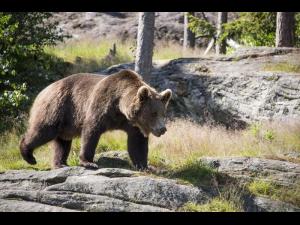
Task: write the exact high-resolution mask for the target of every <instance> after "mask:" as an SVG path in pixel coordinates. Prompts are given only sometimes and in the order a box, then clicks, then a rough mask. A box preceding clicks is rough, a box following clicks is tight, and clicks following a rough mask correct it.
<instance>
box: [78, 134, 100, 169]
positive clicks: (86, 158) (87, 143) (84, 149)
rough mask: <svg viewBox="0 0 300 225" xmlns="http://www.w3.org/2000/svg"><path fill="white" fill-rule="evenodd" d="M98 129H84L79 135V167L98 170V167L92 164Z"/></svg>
mask: <svg viewBox="0 0 300 225" xmlns="http://www.w3.org/2000/svg"><path fill="white" fill-rule="evenodd" d="M101 133H102V132H101V130H100V129H90V128H85V129H83V130H82V134H81V150H80V155H79V159H80V165H81V166H83V167H86V168H90V169H98V165H97V164H96V163H94V161H93V160H94V155H95V150H96V146H97V144H98V141H99V138H100V135H101Z"/></svg>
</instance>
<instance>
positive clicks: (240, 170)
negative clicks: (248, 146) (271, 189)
mask: <svg viewBox="0 0 300 225" xmlns="http://www.w3.org/2000/svg"><path fill="white" fill-rule="evenodd" d="M200 161H201V162H202V163H204V164H207V165H209V166H211V167H213V168H215V169H216V170H217V171H218V172H220V173H225V174H228V175H230V176H232V177H235V178H238V179H240V180H245V181H249V180H252V179H263V180H265V181H270V182H272V183H274V184H277V185H280V186H283V187H292V186H294V185H300V165H299V164H296V163H291V162H286V161H279V160H271V159H263V158H250V157H222V158H217V157H203V158H201V159H200Z"/></svg>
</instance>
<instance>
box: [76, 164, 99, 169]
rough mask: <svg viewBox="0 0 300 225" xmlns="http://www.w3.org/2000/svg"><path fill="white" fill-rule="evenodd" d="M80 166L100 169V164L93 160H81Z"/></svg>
mask: <svg viewBox="0 0 300 225" xmlns="http://www.w3.org/2000/svg"><path fill="white" fill-rule="evenodd" d="M80 166H83V167H85V168H86V169H91V170H97V169H99V166H98V165H97V164H96V163H92V162H80Z"/></svg>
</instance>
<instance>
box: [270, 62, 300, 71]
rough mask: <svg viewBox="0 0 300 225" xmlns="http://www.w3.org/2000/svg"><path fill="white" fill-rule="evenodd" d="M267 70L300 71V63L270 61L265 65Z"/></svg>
mask: <svg viewBox="0 0 300 225" xmlns="http://www.w3.org/2000/svg"><path fill="white" fill-rule="evenodd" d="M264 70H265V71H276V72H288V73H300V64H292V63H288V62H282V63H275V64H274V63H270V64H266V65H265V66H264Z"/></svg>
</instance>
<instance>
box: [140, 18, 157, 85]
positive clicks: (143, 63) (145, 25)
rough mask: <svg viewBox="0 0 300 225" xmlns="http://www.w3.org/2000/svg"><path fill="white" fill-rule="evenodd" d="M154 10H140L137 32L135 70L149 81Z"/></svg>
mask: <svg viewBox="0 0 300 225" xmlns="http://www.w3.org/2000/svg"><path fill="white" fill-rule="evenodd" d="M154 23H155V12H140V13H139V25H138V34H137V49H136V57H135V71H136V72H137V73H138V74H140V75H141V76H143V78H144V80H145V81H147V82H149V76H150V73H151V69H152V56H153V45H154V43H153V42H154Z"/></svg>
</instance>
